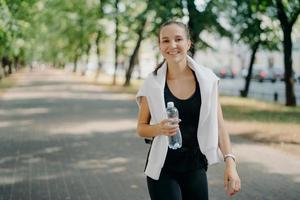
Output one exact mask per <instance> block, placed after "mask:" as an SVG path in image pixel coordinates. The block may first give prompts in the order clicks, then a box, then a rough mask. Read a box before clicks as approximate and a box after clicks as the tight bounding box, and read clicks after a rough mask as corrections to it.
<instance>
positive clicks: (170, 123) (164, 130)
mask: <svg viewBox="0 0 300 200" xmlns="http://www.w3.org/2000/svg"><path fill="white" fill-rule="evenodd" d="M180 121H181V120H180V119H164V120H162V121H161V122H160V123H159V124H158V128H159V132H160V133H161V134H162V135H166V136H172V135H175V134H176V131H177V129H178V128H179V125H178V123H179V122H180Z"/></svg>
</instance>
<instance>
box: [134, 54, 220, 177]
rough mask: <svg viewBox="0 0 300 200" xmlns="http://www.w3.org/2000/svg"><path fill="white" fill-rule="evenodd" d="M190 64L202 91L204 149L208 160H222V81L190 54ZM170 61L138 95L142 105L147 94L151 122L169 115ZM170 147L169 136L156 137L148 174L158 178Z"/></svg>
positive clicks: (201, 138) (200, 131)
mask: <svg viewBox="0 0 300 200" xmlns="http://www.w3.org/2000/svg"><path fill="white" fill-rule="evenodd" d="M187 64H188V66H189V67H190V68H191V69H192V70H193V71H194V72H195V74H196V77H197V80H198V82H199V86H200V91H201V108H200V117H199V124H198V131H197V138H198V143H199V146H200V150H201V152H202V153H203V154H204V155H205V156H206V158H207V161H208V164H209V165H211V164H214V163H217V162H219V161H220V158H219V154H218V118H217V107H218V105H217V103H218V81H219V78H218V77H217V76H216V75H215V74H214V73H213V72H212V70H211V69H209V68H206V67H203V66H201V65H199V64H197V63H196V62H195V61H194V60H193V59H192V58H191V57H190V56H188V57H187ZM166 72H167V65H166V63H165V64H163V66H162V67H161V68H160V69H159V70H158V71H157V75H154V74H153V73H151V74H149V75H148V77H147V78H146V79H145V81H144V84H143V85H142V87H141V88H140V90H139V91H138V93H137V95H136V100H137V103H138V105H139V106H140V97H142V96H145V97H146V98H147V102H148V106H149V110H150V115H151V120H150V124H157V123H159V122H160V121H162V120H163V119H166V118H167V114H166V109H165V100H164V86H165V81H166ZM167 151H168V136H166V135H159V136H156V137H155V138H154V139H153V141H152V146H151V149H150V153H149V157H148V162H147V165H146V169H145V174H146V175H147V176H149V177H150V178H152V179H155V180H158V179H159V176H160V172H161V169H162V167H163V165H164V162H165V159H166V155H167Z"/></svg>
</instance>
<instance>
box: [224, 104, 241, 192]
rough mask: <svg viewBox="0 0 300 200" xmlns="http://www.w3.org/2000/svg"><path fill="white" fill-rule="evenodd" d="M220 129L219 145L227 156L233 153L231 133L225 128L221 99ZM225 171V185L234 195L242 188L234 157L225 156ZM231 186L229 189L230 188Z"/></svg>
mask: <svg viewBox="0 0 300 200" xmlns="http://www.w3.org/2000/svg"><path fill="white" fill-rule="evenodd" d="M218 130H219V147H220V150H221V152H222V154H223V157H224V158H225V156H226V155H228V154H232V149H231V143H230V138H229V134H228V133H227V130H226V128H225V122H224V118H223V113H222V108H221V104H220V101H219V102H218ZM225 165H226V168H225V173H224V187H225V189H226V190H227V192H228V195H230V196H231V195H234V194H235V193H237V192H238V191H239V190H240V188H241V180H240V178H239V175H238V173H237V170H236V163H235V159H234V158H233V157H230V156H229V157H226V158H225ZM229 184H230V185H229ZM228 188H229V189H228Z"/></svg>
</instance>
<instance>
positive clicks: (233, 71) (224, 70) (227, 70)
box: [213, 66, 238, 78]
mask: <svg viewBox="0 0 300 200" xmlns="http://www.w3.org/2000/svg"><path fill="white" fill-rule="evenodd" d="M213 71H214V73H215V74H216V75H217V76H219V77H220V78H235V77H236V76H237V75H238V70H237V68H234V67H224V66H222V67H215V68H213Z"/></svg>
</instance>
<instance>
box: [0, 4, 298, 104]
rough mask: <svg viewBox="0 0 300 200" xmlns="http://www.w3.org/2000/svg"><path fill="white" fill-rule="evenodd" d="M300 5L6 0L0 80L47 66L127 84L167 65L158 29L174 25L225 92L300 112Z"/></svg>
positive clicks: (0, 7) (0, 26) (0, 28)
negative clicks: (187, 32) (183, 30)
mask: <svg viewBox="0 0 300 200" xmlns="http://www.w3.org/2000/svg"><path fill="white" fill-rule="evenodd" d="M299 4H300V3H299V1H298V0H290V1H285V0H263V1H261V0H259V1H256V0H254V1H243V0H227V1H225V0H174V1H164V0H147V1H142V0H114V1H113V0H72V1H60V0H23V1H18V0H1V1H0V11H1V12H0V60H1V62H0V79H1V78H2V77H4V76H7V75H9V74H11V73H13V72H14V71H16V70H17V69H18V68H21V67H24V66H29V67H36V66H39V67H41V66H43V65H47V66H52V67H55V68H64V69H66V70H69V71H73V72H77V73H79V74H81V75H82V76H94V77H95V79H96V80H97V79H98V78H99V77H98V76H99V74H100V73H103V72H104V73H106V74H108V75H110V76H111V77H112V80H111V83H112V84H119V85H124V86H129V85H130V84H131V82H132V81H131V80H132V79H141V78H144V77H145V76H147V74H148V73H150V72H151V71H152V70H153V69H154V68H155V66H156V64H157V63H158V62H160V61H161V60H162V58H161V56H160V55H159V50H158V43H157V32H158V29H159V26H160V25H161V24H162V23H163V22H165V21H167V20H170V19H176V20H179V21H183V22H185V23H187V24H188V25H189V27H190V29H191V34H192V35H191V36H192V38H191V39H192V41H193V44H194V46H193V48H192V49H191V52H192V55H193V56H194V58H195V59H196V60H197V61H198V62H199V63H201V64H202V65H204V66H206V67H209V68H212V69H213V70H214V71H215V73H216V74H217V75H218V76H219V77H221V78H224V79H225V80H224V81H222V84H221V87H222V89H221V92H222V94H226V95H235V96H243V97H247V96H251V97H254V98H259V99H263V100H267V101H279V102H281V103H283V104H285V105H290V106H295V105H296V102H297V100H298V101H299V100H300V99H299V98H300V97H299V93H300V90H299V83H300V72H299V71H300V21H299V20H297V19H298V15H299V12H300V11H299V10H300V5H299ZM118 79H119V80H120V81H119V82H117V80H118ZM251 81H252V82H255V83H253V84H252V86H251V84H250V82H251ZM256 82H258V83H256ZM264 83H265V84H264ZM269 83H272V84H269ZM258 86H259V87H258ZM252 88H255V90H254V89H252Z"/></svg>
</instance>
